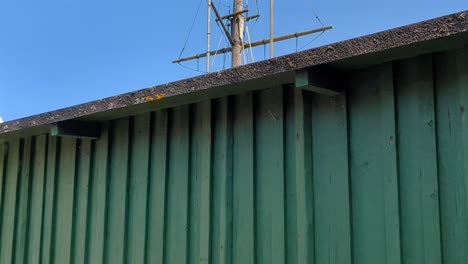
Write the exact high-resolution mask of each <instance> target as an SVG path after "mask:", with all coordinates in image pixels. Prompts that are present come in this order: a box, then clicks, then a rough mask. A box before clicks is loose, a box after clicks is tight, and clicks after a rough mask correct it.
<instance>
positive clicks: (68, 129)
mask: <svg viewBox="0 0 468 264" xmlns="http://www.w3.org/2000/svg"><path fill="white" fill-rule="evenodd" d="M50 135H51V136H56V137H74V138H88V139H99V138H100V137H101V124H99V123H94V122H84V121H78V120H68V121H64V122H59V123H55V124H54V125H52V127H51V128H50Z"/></svg>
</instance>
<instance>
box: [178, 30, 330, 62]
mask: <svg viewBox="0 0 468 264" xmlns="http://www.w3.org/2000/svg"><path fill="white" fill-rule="evenodd" d="M330 29H333V26H325V27H320V28H315V29H310V30H306V31H301V32H296V33H292V34H287V35H283V36H279V37H276V38H273V42H278V41H283V40H287V39H291V38H297V37H301V36H305V35H309V34H313V33H318V32H323V31H327V30H330ZM268 43H270V38H267V39H263V40H258V41H254V42H252V43H250V44H249V43H244V44H243V45H244V48H245V47H247V48H249V47H256V46H260V45H266V44H268ZM231 51H232V48H223V49H220V50H217V51H216V50H214V51H210V52H206V53H200V54H197V55H193V56H189V57H185V58H180V59H177V60H174V61H172V63H180V62H184V61H189V60H196V59H200V58H203V57H206V56H207V54H210V55H215V54H223V53H228V52H231Z"/></svg>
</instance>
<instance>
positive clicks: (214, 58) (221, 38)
mask: <svg viewBox="0 0 468 264" xmlns="http://www.w3.org/2000/svg"><path fill="white" fill-rule="evenodd" d="M222 41H223V36H222V35H221V37H220V38H219V42H218V47H217V48H216V51H215V54H214V56H213V61H212V62H211V66H213V65H214V63H215V60H216V55H218V51H219V47H220V46H221V42H222Z"/></svg>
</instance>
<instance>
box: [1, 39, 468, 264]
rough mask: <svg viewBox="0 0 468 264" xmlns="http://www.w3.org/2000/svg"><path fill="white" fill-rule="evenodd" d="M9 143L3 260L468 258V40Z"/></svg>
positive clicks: (395, 263)
mask: <svg viewBox="0 0 468 264" xmlns="http://www.w3.org/2000/svg"><path fill="white" fill-rule="evenodd" d="M345 88H346V90H347V91H348V92H347V93H346V94H343V95H340V96H337V97H326V96H320V95H315V94H311V93H308V92H304V91H301V90H298V89H295V88H293V87H289V86H287V87H273V88H271V89H267V90H263V91H258V92H254V93H247V94H242V95H236V96H231V97H226V98H221V99H216V100H211V101H205V102H201V103H197V104H193V105H185V106H180V107H176V108H172V109H166V110H161V111H157V112H154V113H147V114H143V115H138V116H132V117H126V118H122V119H119V120H113V121H110V122H108V123H105V124H104V131H103V135H102V137H101V139H100V140H97V141H90V140H84V139H72V138H54V137H50V136H47V135H40V136H36V137H28V138H23V139H18V140H12V141H9V142H7V144H2V145H0V216H1V217H0V237H1V240H0V263H162V264H164V263H170V264H172V263H175V264H186V263H216V264H233V263H251V264H254V263H320V264H322V263H330V264H331V263H348V264H351V263H359V264H366V263H372V264H373V263H387V264H400V263H421V264H423V263H433V264H437V263H439V264H441V263H447V264H465V263H467V261H468V171H467V165H466V164H468V124H467V121H466V117H465V109H466V107H467V106H468V48H464V49H459V50H454V51H449V52H446V53H441V54H432V55H425V56H421V57H417V58H411V59H407V60H402V61H395V62H392V63H386V64H382V65H378V66H374V67H372V68H368V69H361V70H356V71H355V72H352V74H351V78H350V81H349V83H348V87H345Z"/></svg>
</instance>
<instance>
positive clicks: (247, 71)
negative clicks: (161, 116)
mask: <svg viewBox="0 0 468 264" xmlns="http://www.w3.org/2000/svg"><path fill="white" fill-rule="evenodd" d="M460 35H463V40H464V41H465V42H463V43H461V44H462V45H466V44H467V43H468V11H463V12H459V13H455V14H451V15H447V16H443V17H439V18H435V19H431V20H427V21H423V22H419V23H415V24H410V25H407V26H403V27H399V28H395V29H390V30H386V31H382V32H379V33H374V34H370V35H366V36H363V37H358V38H354V39H350V40H345V41H341V42H337V43H334V44H330V45H325V46H322V47H318V48H313V49H309V50H305V51H302V52H297V53H293V54H289V55H284V56H281V57H277V58H273V59H269V60H264V61H260V62H256V63H252V64H247V65H243V66H240V67H237V68H233V69H228V70H224V71H219V72H214V73H210V74H206V75H202V76H197V77H193V78H189V79H184V80H180V81H175V82H171V83H167V84H163V85H158V86H154V87H150V88H146V89H141V90H138V91H134V92H129V93H125V94H121V95H117V96H112V97H108V98H105V99H101V100H96V101H92V102H89V103H84V104H80V105H76V106H72V107H68V108H64V109H60V110H55V111H51V112H47V113H43V114H38V115H34V116H30V117H25V118H21V119H17V120H13V121H8V122H6V123H3V124H0V139H2V138H6V137H11V136H15V135H21V136H24V135H25V134H38V133H43V132H45V128H47V127H48V126H49V125H52V124H54V123H57V122H61V121H65V120H71V119H83V118H90V119H96V120H98V119H99V117H101V118H104V117H106V116H107V117H117V116H119V114H115V115H112V112H116V113H119V112H120V113H122V111H126V110H128V112H129V113H128V115H131V114H132V113H134V112H144V111H153V110H156V109H160V108H165V107H171V106H174V105H177V104H179V105H180V104H184V103H189V102H192V101H197V100H203V99H207V98H216V97H221V96H226V95H230V94H234V93H241V92H245V91H246V90H255V89H261V88H267V86H268V85H274V83H273V82H272V81H274V80H276V81H277V83H276V84H279V83H278V81H282V82H290V81H291V73H294V71H296V70H299V69H303V68H308V67H313V66H316V65H321V64H336V65H337V66H339V67H342V66H343V67H350V66H349V65H352V67H356V65H357V66H366V65H367V64H369V63H367V64H366V63H358V64H356V65H354V66H353V63H349V61H350V59H353V58H354V57H365V56H373V55H374V56H375V54H376V53H384V52H386V51H389V50H394V49H399V48H404V47H408V46H411V45H416V44H418V43H419V44H421V43H426V42H430V41H435V40H440V39H447V38H451V37H456V36H460ZM455 43H459V41H458V42H457V41H455ZM418 49H419V48H418ZM438 49H440V48H438ZM413 50H414V49H413ZM419 50H422V51H420V52H424V49H419ZM434 51H435V50H434V48H428V49H427V52H434ZM395 56H396V55H395V54H393V55H392V54H387V57H388V58H386V59H387V60H389V59H391V58H395ZM386 59H385V58H384V59H383V60H386ZM373 63H378V61H374V62H373ZM246 83H249V84H250V85H246ZM241 84H242V85H241ZM242 87H243V88H242ZM120 115H122V114H120ZM22 130H30V133H25V131H22Z"/></svg>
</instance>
